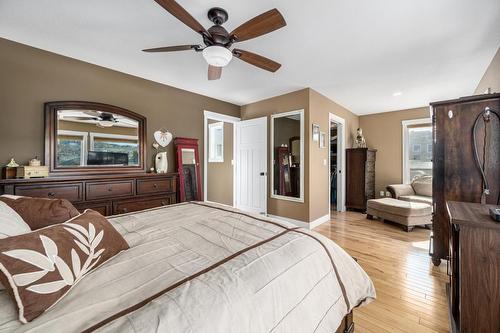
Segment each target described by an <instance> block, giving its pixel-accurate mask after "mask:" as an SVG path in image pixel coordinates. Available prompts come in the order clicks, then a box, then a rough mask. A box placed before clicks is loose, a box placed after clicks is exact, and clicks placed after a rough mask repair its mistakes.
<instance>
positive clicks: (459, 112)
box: [431, 94, 500, 265]
mask: <svg viewBox="0 0 500 333" xmlns="http://www.w3.org/2000/svg"><path fill="white" fill-rule="evenodd" d="M487 107H488V108H490V109H491V110H495V111H496V112H497V113H499V114H500V94H488V95H478V96H471V97H463V98H459V99H456V100H450V101H444V102H436V103H431V108H432V123H433V136H434V137H433V142H434V145H433V149H432V151H433V185H432V191H433V195H432V201H433V210H434V214H433V233H434V235H433V242H432V262H433V263H434V264H435V265H439V264H440V262H441V259H447V258H448V252H449V237H450V226H449V222H448V217H447V210H446V201H463V202H480V200H481V195H482V193H483V180H482V176H481V172H480V170H479V168H478V166H477V164H476V161H475V157H474V148H473V146H474V144H473V127H474V123H475V121H476V119H477V118H478V116H479V117H480V118H479V119H480V121H479V122H478V125H477V130H476V135H475V137H476V144H477V148H478V149H477V151H478V156H479V160H480V162H481V163H482V162H483V161H484V159H483V154H484V153H483V152H484V142H485V140H484V133H485V126H484V122H483V121H482V115H481V114H482V113H483V112H484V111H485V108H487ZM487 135H488V136H487V140H486V141H487V142H488V145H487V147H486V151H487V154H486V156H487V161H486V163H485V166H486V168H485V169H486V178H487V180H488V183H489V187H490V189H489V190H490V194H489V195H487V196H486V203H488V204H497V200H498V196H499V191H500V125H499V122H498V119H497V118H496V116H492V117H491V120H490V123H489V124H488V126H487Z"/></svg>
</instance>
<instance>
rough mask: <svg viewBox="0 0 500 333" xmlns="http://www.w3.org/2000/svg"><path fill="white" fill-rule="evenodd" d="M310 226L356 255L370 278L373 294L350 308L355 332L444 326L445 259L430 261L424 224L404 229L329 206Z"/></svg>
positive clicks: (410, 332) (425, 329) (432, 329)
mask: <svg viewBox="0 0 500 333" xmlns="http://www.w3.org/2000/svg"><path fill="white" fill-rule="evenodd" d="M314 230H315V231H318V232H320V233H321V234H323V235H325V236H327V237H329V238H331V239H332V240H334V241H335V242H336V243H337V244H339V245H340V246H342V247H343V248H344V249H345V250H346V251H347V252H348V253H349V254H351V255H352V256H353V257H356V258H357V259H358V263H359V264H360V265H361V266H362V267H363V269H364V270H365V271H366V272H367V273H368V275H369V276H370V277H371V279H372V280H373V283H374V284H375V289H376V292H377V299H376V300H375V301H374V302H372V303H370V304H368V305H366V306H364V307H361V308H358V309H355V310H354V322H355V325H356V329H355V332H356V333H362V332H368V333H384V332H408V333H418V332H430V333H434V332H449V324H448V309H447V307H448V306H447V301H446V298H445V283H446V282H447V281H448V277H447V275H446V265H445V263H444V262H443V263H442V264H441V266H439V267H435V266H434V265H433V264H432V263H431V258H430V257H429V255H428V247H429V234H430V231H429V230H426V229H421V228H415V229H414V230H413V231H412V232H410V233H407V232H404V231H403V230H402V228H401V227H400V226H398V225H392V224H387V223H383V222H381V221H379V220H367V219H366V215H364V214H360V213H355V212H346V213H337V212H332V216H331V221H330V223H325V224H323V225H321V226H319V227H317V228H315V229H314Z"/></svg>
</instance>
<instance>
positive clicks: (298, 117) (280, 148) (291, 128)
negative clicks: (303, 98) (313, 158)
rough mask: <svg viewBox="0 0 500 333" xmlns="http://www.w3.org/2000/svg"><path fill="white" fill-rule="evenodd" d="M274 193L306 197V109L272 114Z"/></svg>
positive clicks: (288, 197) (290, 197) (289, 197)
mask: <svg viewBox="0 0 500 333" xmlns="http://www.w3.org/2000/svg"><path fill="white" fill-rule="evenodd" d="M271 160H272V161H273V167H272V170H273V171H272V173H271V184H272V187H271V197H272V198H276V199H283V200H292V201H300V202H303V201H304V110H298V111H291V112H285V113H280V114H275V115H272V116H271Z"/></svg>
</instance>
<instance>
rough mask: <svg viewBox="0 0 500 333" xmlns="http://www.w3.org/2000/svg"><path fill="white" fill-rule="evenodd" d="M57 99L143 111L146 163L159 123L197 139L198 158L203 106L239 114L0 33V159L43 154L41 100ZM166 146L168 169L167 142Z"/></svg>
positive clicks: (170, 149)
mask: <svg viewBox="0 0 500 333" xmlns="http://www.w3.org/2000/svg"><path fill="white" fill-rule="evenodd" d="M63 100H79V101H93V102H100V103H107V104H112V105H116V106H119V107H122V108H125V109H129V110H131V111H134V112H137V113H140V114H142V115H144V116H146V118H147V133H148V142H147V149H146V150H147V159H146V160H147V162H148V168H149V167H150V166H151V165H152V159H153V152H154V149H153V148H152V147H151V145H152V143H153V132H154V131H155V130H158V129H159V128H160V127H164V128H166V129H168V130H169V131H171V132H172V134H173V135H174V137H176V136H183V137H191V138H198V139H199V140H200V141H199V147H200V148H199V150H200V159H201V161H203V149H202V148H203V111H204V110H211V111H214V112H218V113H224V114H228V115H231V116H239V114H240V108H239V106H237V105H233V104H230V103H226V102H222V101H219V100H216V99H213V98H209V97H206V96H202V95H198V94H194V93H191V92H188V91H185V90H181V89H177V88H174V87H170V86H166V85H163V84H159V83H155V82H152V81H148V80H144V79H141V78H138V77H134V76H131V75H127V74H123V73H120V72H116V71H113V70H109V69H106V68H103V67H99V66H95V65H92V64H89V63H85V62H82V61H78V60H75V59H71V58H67V57H63V56H60V55H56V54H54V53H50V52H46V51H42V50H39V49H35V48H32V47H29V46H26V45H22V44H18V43H14V42H11V41H8V40H5V39H1V38H0V114H1V121H0V164H5V163H7V162H8V161H9V159H10V157H12V156H14V157H15V158H16V160H17V161H18V162H20V163H26V162H27V161H28V160H29V159H31V158H32V157H34V156H35V155H38V156H39V157H42V156H43V150H44V121H43V103H45V102H48V101H63ZM166 151H167V152H168V157H169V170H170V171H174V167H175V160H174V148H173V144H170V145H169V146H168V147H167V149H166ZM200 164H201V165H203V163H200ZM202 174H203V173H202Z"/></svg>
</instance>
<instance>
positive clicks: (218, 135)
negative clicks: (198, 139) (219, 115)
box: [208, 121, 224, 163]
mask: <svg viewBox="0 0 500 333" xmlns="http://www.w3.org/2000/svg"><path fill="white" fill-rule="evenodd" d="M208 162H218V163H221V162H224V123H223V122H222V121H221V122H218V123H212V124H209V125H208Z"/></svg>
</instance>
